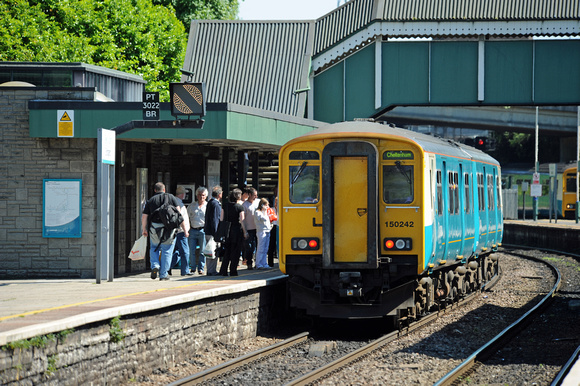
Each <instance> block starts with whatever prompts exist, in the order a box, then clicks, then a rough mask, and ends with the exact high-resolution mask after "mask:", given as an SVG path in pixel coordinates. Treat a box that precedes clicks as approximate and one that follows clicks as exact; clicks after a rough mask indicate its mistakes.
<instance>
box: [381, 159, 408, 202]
mask: <svg viewBox="0 0 580 386" xmlns="http://www.w3.org/2000/svg"><path fill="white" fill-rule="evenodd" d="M413 180H414V167H413V166H412V165H403V164H402V163H401V162H400V161H397V162H395V164H394V165H383V199H384V200H385V202H386V203H387V204H410V203H412V202H413V200H414V196H413V192H414V186H413V185H414V184H413Z"/></svg>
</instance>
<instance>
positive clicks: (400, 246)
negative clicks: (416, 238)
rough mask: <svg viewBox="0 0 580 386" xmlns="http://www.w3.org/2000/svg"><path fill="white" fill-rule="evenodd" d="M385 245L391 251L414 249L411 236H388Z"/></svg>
mask: <svg viewBox="0 0 580 386" xmlns="http://www.w3.org/2000/svg"><path fill="white" fill-rule="evenodd" d="M383 245H384V246H385V249H387V250H389V251H410V250H411V249H413V240H412V239H411V238H410V237H398V238H386V239H385V240H384V242H383Z"/></svg>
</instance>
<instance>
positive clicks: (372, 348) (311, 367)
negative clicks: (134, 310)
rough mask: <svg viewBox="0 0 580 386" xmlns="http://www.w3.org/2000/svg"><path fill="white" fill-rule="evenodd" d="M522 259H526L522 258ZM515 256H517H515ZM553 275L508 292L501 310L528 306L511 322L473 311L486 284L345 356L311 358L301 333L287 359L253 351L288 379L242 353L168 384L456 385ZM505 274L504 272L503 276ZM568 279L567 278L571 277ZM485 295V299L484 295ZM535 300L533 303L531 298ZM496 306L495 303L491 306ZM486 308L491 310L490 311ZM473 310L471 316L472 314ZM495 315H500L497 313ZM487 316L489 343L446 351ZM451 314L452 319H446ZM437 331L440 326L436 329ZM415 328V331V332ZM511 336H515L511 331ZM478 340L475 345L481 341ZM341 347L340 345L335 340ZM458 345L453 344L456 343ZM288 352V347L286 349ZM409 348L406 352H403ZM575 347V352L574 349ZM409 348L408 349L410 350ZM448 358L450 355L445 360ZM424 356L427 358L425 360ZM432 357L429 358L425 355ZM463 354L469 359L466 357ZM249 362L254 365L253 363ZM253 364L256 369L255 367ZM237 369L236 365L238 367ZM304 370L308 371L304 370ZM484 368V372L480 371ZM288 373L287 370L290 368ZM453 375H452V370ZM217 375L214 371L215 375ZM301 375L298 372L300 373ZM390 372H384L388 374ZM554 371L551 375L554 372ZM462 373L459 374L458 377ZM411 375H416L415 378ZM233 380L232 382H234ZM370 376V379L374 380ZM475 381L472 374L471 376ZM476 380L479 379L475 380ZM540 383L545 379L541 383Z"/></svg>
mask: <svg viewBox="0 0 580 386" xmlns="http://www.w3.org/2000/svg"><path fill="white" fill-rule="evenodd" d="M505 253H507V251H505V252H504V254H505ZM526 258H528V257H527V256H526ZM514 259H515V258H514ZM544 263H545V262H543V261H542V262H541V265H544ZM522 265H523V266H529V265H531V264H527V263H524V264H522ZM537 265H540V262H537ZM500 266H502V269H503V265H502V264H500ZM510 269H512V270H513V269H516V268H513V267H512V268H510ZM553 269H554V268H553V267H552V266H551V267H550V270H552V271H553ZM574 269H575V270H577V268H574ZM517 275H519V276H521V280H522V281H523V282H525V283H531V284H533V285H538V284H540V283H542V282H545V281H546V280H547V276H550V275H549V274H548V273H545V272H544V273H541V272H538V270H537V269H536V270H535V271H534V270H532V271H525V272H521V273H520V272H519V271H518V273H517ZM553 276H554V278H555V279H554V286H553V287H551V289H550V290H547V289H546V288H547V287H548V286H546V285H544V287H543V289H542V288H537V289H533V288H536V287H533V288H530V289H527V287H526V288H524V289H523V290H519V292H517V293H515V294H512V295H511V296H512V297H513V298H514V299H515V301H516V302H520V303H518V304H520V305H514V306H513V307H511V306H510V307H506V308H505V310H507V311H510V312H517V309H518V308H519V307H521V304H523V305H524V308H526V307H527V309H526V310H525V312H524V311H521V312H520V313H519V316H518V317H512V316H510V317H509V318H512V319H513V320H515V319H518V320H517V321H515V322H514V321H513V320H510V321H509V323H505V322H504V321H503V319H504V318H505V319H509V318H508V317H504V316H497V317H496V316H494V315H495V314H496V313H497V312H499V311H502V309H495V308H493V307H490V306H489V305H487V304H486V303H484V305H483V307H484V309H483V311H482V315H484V316H477V312H476V311H473V309H475V310H477V307H482V306H481V305H479V306H478V305H477V304H478V303H480V302H482V301H483V302H485V301H490V300H491V299H492V298H494V297H495V296H496V294H498V293H499V291H503V290H502V289H500V290H494V289H492V288H491V287H492V285H491V284H489V285H488V288H487V290H492V292H486V293H480V292H475V293H473V294H472V295H471V296H470V297H469V298H465V299H464V300H463V301H462V302H461V303H462V304H457V305H453V307H450V308H448V309H446V310H443V311H441V312H438V313H433V314H431V315H429V316H428V317H426V318H423V319H421V320H420V321H419V322H417V323H413V324H410V325H409V326H408V327H406V328H404V329H402V330H400V331H394V332H391V333H389V334H387V335H385V336H383V337H381V338H379V339H374V340H372V341H371V342H368V343H367V342H365V343H364V344H363V343H360V342H359V343H360V344H359V345H358V347H356V348H353V346H352V345H351V346H348V347H347V348H344V349H342V351H344V352H343V354H342V355H338V354H339V353H338V352H337V351H341V349H340V348H339V349H335V352H334V354H333V355H329V354H325V355H324V356H323V357H322V358H312V357H309V356H308V355H307V354H308V347H312V346H314V345H316V344H319V342H316V341H314V340H313V339H312V338H311V337H309V336H308V335H307V334H300V335H302V340H301V341H300V342H298V343H293V344H290V343H289V342H286V343H284V344H290V345H293V347H294V350H296V351H294V352H292V353H288V354H287V355H288V358H286V357H284V356H283V354H280V352H284V349H282V351H278V353H276V354H274V352H273V351H269V353H266V351H264V352H261V351H262V350H259V352H257V353H256V354H257V355H258V356H257V357H256V358H264V357H269V358H271V360H272V361H273V362H282V363H286V364H287V367H292V368H294V369H295V371H294V373H295V375H294V377H289V378H288V375H280V376H278V375H276V374H277V372H278V370H277V369H274V368H273V367H274V366H273V365H268V364H265V363H263V364H262V365H261V367H260V365H259V363H261V362H263V361H264V360H263V359H252V360H250V359H249V358H250V357H249V356H244V358H241V359H240V360H236V361H237V362H241V361H242V359H243V361H245V363H244V364H243V365H241V366H240V365H239V364H238V365H237V367H230V368H229V369H226V367H225V364H224V365H221V366H216V368H218V367H221V370H219V369H216V368H214V369H213V370H212V369H208V370H206V371H203V372H202V373H199V374H196V375H195V377H196V378H192V377H193V376H192V377H190V378H184V379H183V380H180V381H178V382H174V383H172V385H173V384H175V385H181V384H199V383H203V382H207V383H208V384H209V383H214V382H216V381H217V380H219V381H220V382H225V383H233V382H257V380H256V379H261V378H255V377H256V375H257V374H258V376H259V374H260V373H264V372H271V373H272V374H270V375H272V377H270V378H268V379H262V381H260V382H262V383H265V384H288V385H303V384H311V383H318V384H323V385H330V384H336V383H348V382H349V381H350V382H352V381H353V378H352V377H353V374H357V375H356V379H357V380H358V381H360V382H362V383H374V382H379V383H384V384H393V385H394V384H404V383H406V382H401V381H400V379H399V378H397V377H401V379H408V380H409V379H411V380H412V379H415V378H416V380H415V383H420V384H429V383H430V384H432V383H433V382H436V381H437V379H439V381H437V382H438V383H437V384H442V385H443V384H459V383H460V382H461V381H462V379H463V381H465V380H466V379H467V380H469V379H470V378H466V377H473V376H474V375H473V374H474V373H473V372H472V373H471V374H470V375H466V374H469V373H466V371H467V370H466V369H468V368H473V365H474V364H476V365H479V364H480V363H481V361H483V359H484V357H485V355H489V354H486V352H487V350H489V352H496V351H497V349H498V348H499V347H500V344H504V343H505V342H506V341H508V339H507V336H508V335H509V334H510V333H511V334H513V333H514V332H515V331H518V329H521V327H517V326H518V325H519V326H521V324H522V323H525V322H526V320H528V321H529V318H531V317H533V316H534V315H537V313H538V312H540V311H541V309H542V307H545V306H546V304H547V302H549V301H550V299H553V297H554V294H555V293H556V291H557V288H558V286H559V283H560V282H561V279H560V277H559V274H553ZM504 277H505V274H504ZM539 279H543V280H539ZM510 280H513V278H510ZM569 281H570V280H569ZM571 281H574V279H572V280H571ZM502 282H505V280H502V281H500V284H501V283H502ZM540 294H541V296H540ZM524 295H525V296H527V297H528V298H526V299H522V298H523V297H524ZM488 297H489V299H487V298H488ZM539 297H541V298H542V299H541V300H542V302H541V304H536V303H534V304H533V305H532V304H531V303H533V302H535V301H536V300H537V299H538V298H539ZM474 299H477V301H476V302H474V303H476V304H473V305H470V306H468V304H469V303H470V300H474ZM532 300H533V301H532ZM498 302H499V303H501V304H503V303H505V301H504V300H498ZM459 305H461V306H462V307H458V306H459ZM485 307H487V309H485ZM494 307H495V306H494ZM465 308H469V310H463V309H465ZM490 310H491V311H492V312H491V314H490ZM455 311H457V313H460V314H461V315H464V316H461V315H460V316H457V317H453V316H452V314H453V313H454V312H455ZM474 313H475V316H474V315H472V314H474ZM521 313H525V315H524V316H522V315H521ZM489 315H492V316H489ZM498 315H499V314H498ZM487 317H490V318H493V319H499V320H498V321H497V323H495V324H497V325H501V323H504V326H503V327H499V328H498V327H495V325H494V328H497V330H495V332H494V333H493V334H489V337H488V338H487V340H489V341H490V342H489V343H486V341H483V340H481V339H483V335H485V334H483V333H482V334H481V335H482V337H477V338H478V339H479V338H481V339H479V340H478V339H472V338H471V337H470V338H469V341H471V340H475V343H474V344H478V346H477V347H479V348H477V347H474V349H472V350H473V351H472V352H471V353H469V352H468V349H469V348H470V344H468V343H467V341H466V343H465V346H466V347H465V348H463V350H462V351H461V352H460V353H459V354H457V353H451V352H450V351H452V350H448V349H447V348H448V347H450V345H452V343H451V342H453V339H452V338H457V337H454V335H459V338H461V336H460V335H461V334H467V333H470V334H473V331H469V330H467V332H465V331H457V330H461V329H462V326H463V325H465V324H467V322H468V320H467V319H469V318H472V319H475V325H476V326H477V327H475V328H479V324H481V323H482V320H484V319H485V318H487ZM450 318H451V319H450ZM437 320H440V321H438V322H436V321H437ZM449 320H459V322H457V321H455V322H449ZM436 324H440V325H441V326H440V327H432V325H436ZM505 325H508V327H505ZM470 328H471V329H473V326H471V327H470ZM438 329H439V330H438ZM497 331H502V334H503V335H504V336H505V337H503V338H499V337H498V336H497V335H498V334H497ZM414 332H418V333H415V334H414ZM437 334H440V335H441V334H442V335H443V338H434V337H435V336H437ZM418 335H421V336H420V337H416V338H413V336H418ZM512 336H513V335H512ZM428 339H431V340H436V339H443V340H449V342H447V345H443V346H442V347H441V348H440V350H439V352H438V353H437V354H433V353H430V352H427V353H425V354H424V353H422V351H423V348H426V349H427V351H429V350H434V349H436V348H437V346H438V344H433V342H432V341H429V342H427V340H428ZM405 340H408V341H409V342H406V343H405V342H403V341H405ZM480 341H481V342H482V343H479V342H480ZM339 345H340V343H339ZM407 345H410V346H408V347H411V349H406V348H404V347H406V346H407ZM455 345H456V346H457V344H455ZM484 346H488V347H489V348H486V349H483V348H484ZM385 347H387V348H388V347H393V348H392V349H385ZM286 351H288V350H286ZM406 351H407V352H406ZM572 351H573V350H572ZM401 352H403V354H404V356H405V359H400V358H397V356H400V355H401ZM409 352H410V353H409ZM567 355H568V356H569V355H570V353H568V354H567ZM301 356H303V357H304V359H303V362H304V363H305V364H301V365H296V364H294V362H293V361H294V360H295V359H297V358H298V357H301ZM437 356H439V357H441V358H436V360H435V359H433V357H437ZM446 356H449V357H450V358H443V357H446ZM459 357H461V360H458V359H457V358H459ZM426 358H427V360H426ZM429 358H431V359H429ZM465 358H467V359H465ZM236 361H231V362H236ZM389 361H391V362H392V363H394V364H392V363H391V364H389ZM431 361H433V362H437V363H438V362H439V361H441V362H443V363H444V364H441V365H439V364H436V365H434V366H433V369H432V368H430V366H431V365H430V364H429V365H427V364H425V363H429V362H431ZM369 362H373V364H372V368H373V371H371V373H376V374H370V375H367V377H378V378H365V376H364V375H363V377H361V376H360V374H361V369H368V368H371V366H369ZM384 362H386V363H387V364H385V363H384ZM460 362H461V365H460V366H458V365H457V363H460ZM463 362H465V363H466V364H464V363H463ZM564 362H565V360H564V361H562V362H561V363H560V366H561V364H562V363H564ZM252 363H253V364H252ZM256 366H257V367H256ZM236 368H237V369H236ZM306 368H308V369H306ZM381 368H385V370H387V371H386V372H385V375H381V374H380V369H381ZM393 369H395V370H396V371H399V372H400V375H396V376H395V375H391V374H393ZM210 370H212V372H214V371H216V370H218V371H221V372H222V373H221V374H226V375H225V378H224V375H213V376H211V377H210V375H209V374H210ZM484 371H486V370H484ZM557 371H558V370H556V371H555V373H557ZM236 372H237V373H240V372H241V373H242V374H246V375H248V377H246V378H244V377H243V376H242V377H241V378H240V375H238V376H237V378H227V377H228V376H229V375H228V374H230V375H231V374H234V373H236ZM290 372H291V371H290ZM417 373H429V375H427V376H425V375H420V374H419V375H418V374H417ZM450 373H453V374H450ZM216 374H217V373H216ZM301 374H302V375H301ZM387 374H388V375H387ZM554 375H555V374H554ZM216 376H218V377H221V378H215V377H216ZM251 376H253V377H254V378H251ZM381 376H382V377H392V378H383V379H382V380H381V381H379V380H377V379H381V378H380V377H381ZM421 376H423V378H421ZM461 376H463V378H461ZM414 377H415V378H414ZM425 377H426V378H427V379H429V381H428V382H427V383H425V382H426V381H425ZM210 379H213V380H211V381H208V380H210ZM232 379H234V380H232ZM373 379H374V380H373ZM471 379H473V378H471ZM483 383H488V381H483ZM475 384H478V382H475ZM542 384H543V383H542Z"/></svg>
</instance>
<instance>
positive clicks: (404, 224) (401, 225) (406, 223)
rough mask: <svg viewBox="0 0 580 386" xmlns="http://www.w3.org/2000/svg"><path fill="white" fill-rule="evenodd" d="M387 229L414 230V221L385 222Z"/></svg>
mask: <svg viewBox="0 0 580 386" xmlns="http://www.w3.org/2000/svg"><path fill="white" fill-rule="evenodd" d="M385 225H386V226H387V228H414V227H415V222H414V221H387V222H385Z"/></svg>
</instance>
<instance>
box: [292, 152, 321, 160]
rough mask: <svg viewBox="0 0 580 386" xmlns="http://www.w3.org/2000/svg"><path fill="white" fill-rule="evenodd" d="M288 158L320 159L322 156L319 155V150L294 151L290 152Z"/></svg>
mask: <svg viewBox="0 0 580 386" xmlns="http://www.w3.org/2000/svg"><path fill="white" fill-rule="evenodd" d="M288 159H292V160H297V159H298V160H301V159H305V160H310V159H320V156H319V155H318V153H317V152H315V151H296V150H295V151H293V152H290V155H289V156H288Z"/></svg>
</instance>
